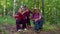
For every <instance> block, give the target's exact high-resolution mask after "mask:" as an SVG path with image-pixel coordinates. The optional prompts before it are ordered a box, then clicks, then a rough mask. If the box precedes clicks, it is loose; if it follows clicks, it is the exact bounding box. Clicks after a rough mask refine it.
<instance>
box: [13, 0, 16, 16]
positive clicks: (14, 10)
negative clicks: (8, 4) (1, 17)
mask: <svg viewBox="0 0 60 34" xmlns="http://www.w3.org/2000/svg"><path fill="white" fill-rule="evenodd" d="M15 8H16V0H14V6H13V16H14V14H15Z"/></svg>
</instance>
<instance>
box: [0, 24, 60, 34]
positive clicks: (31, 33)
mask: <svg viewBox="0 0 60 34" xmlns="http://www.w3.org/2000/svg"><path fill="white" fill-rule="evenodd" d="M0 34H60V28H58V29H57V30H56V31H44V30H41V31H40V32H39V33H37V32H35V30H34V28H31V29H28V30H27V31H25V32H23V31H22V32H17V31H16V26H15V25H0Z"/></svg>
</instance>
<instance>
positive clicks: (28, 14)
mask: <svg viewBox="0 0 60 34" xmlns="http://www.w3.org/2000/svg"><path fill="white" fill-rule="evenodd" d="M25 11H26V16H27V19H26V22H27V26H28V27H29V28H31V27H32V26H31V23H30V14H31V13H32V12H31V11H30V10H29V8H28V6H26V9H25Z"/></svg>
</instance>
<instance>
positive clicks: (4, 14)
mask: <svg viewBox="0 0 60 34" xmlns="http://www.w3.org/2000/svg"><path fill="white" fill-rule="evenodd" d="M5 12H6V0H4V16H5Z"/></svg>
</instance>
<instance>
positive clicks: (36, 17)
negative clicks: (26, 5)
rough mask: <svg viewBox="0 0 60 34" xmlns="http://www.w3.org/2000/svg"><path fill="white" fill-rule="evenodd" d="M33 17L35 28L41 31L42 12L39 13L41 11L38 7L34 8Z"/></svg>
mask: <svg viewBox="0 0 60 34" xmlns="http://www.w3.org/2000/svg"><path fill="white" fill-rule="evenodd" d="M32 18H33V22H34V24H35V30H36V31H37V32H39V31H40V28H41V23H40V20H41V14H40V13H39V11H38V9H37V8H35V9H34V11H33V15H32Z"/></svg>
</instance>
